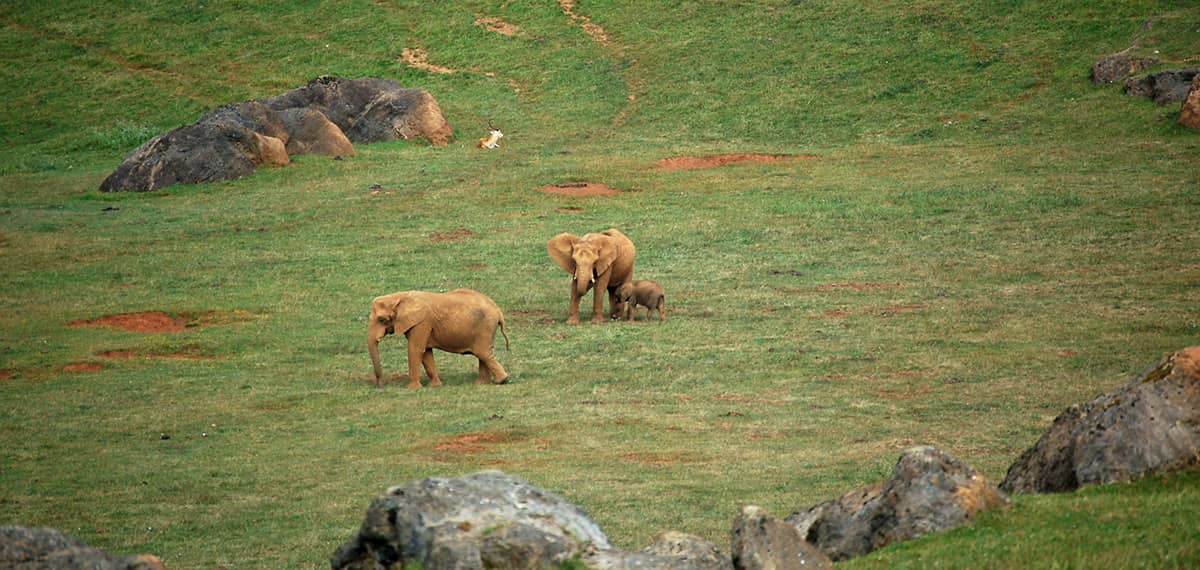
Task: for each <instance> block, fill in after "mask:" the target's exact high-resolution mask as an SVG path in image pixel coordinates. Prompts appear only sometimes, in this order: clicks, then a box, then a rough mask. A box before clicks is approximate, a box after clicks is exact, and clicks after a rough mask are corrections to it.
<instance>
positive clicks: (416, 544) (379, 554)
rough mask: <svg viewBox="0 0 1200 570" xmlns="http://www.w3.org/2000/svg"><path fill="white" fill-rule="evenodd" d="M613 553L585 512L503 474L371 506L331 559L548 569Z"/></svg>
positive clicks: (391, 492) (419, 488) (398, 492)
mask: <svg viewBox="0 0 1200 570" xmlns="http://www.w3.org/2000/svg"><path fill="white" fill-rule="evenodd" d="M588 547H591V548H595V549H598V550H606V549H609V547H610V546H609V543H608V537H606V536H605V535H604V532H603V531H602V530H600V527H599V526H598V525H597V524H596V522H595V521H593V520H592V519H591V517H589V516H588V515H587V513H585V512H584V511H583V510H582V509H580V508H579V507H577V506H575V505H572V504H571V503H568V502H567V501H565V500H563V499H562V498H561V497H558V496H557V495H555V494H553V493H550V492H548V491H545V490H542V489H540V488H538V487H536V486H534V485H531V484H530V483H528V482H526V481H524V480H522V479H520V478H518V477H514V476H512V475H509V474H506V473H503V472H500V471H483V472H480V473H475V474H472V475H466V476H463V477H455V478H445V477H430V478H427V479H420V480H417V481H411V482H408V483H405V484H402V485H397V486H395V487H392V488H390V489H388V490H387V492H386V493H385V494H383V495H379V496H376V497H375V498H374V499H372V500H371V505H370V507H369V508H368V509H367V514H366V517H365V519H364V520H363V523H362V526H361V527H360V528H359V529H358V531H357V532H355V533H354V535H353V536H352V537H351V538H350V540H349V541H348V542H347V543H346V544H344V545H343V546H342V547H340V548H338V549H337V551H336V552H335V553H334V555H333V558H332V560H331V562H332V567H333V568H334V570H339V569H347V570H374V569H376V568H391V567H392V566H391V565H392V564H396V563H400V564H407V563H411V562H419V563H420V564H421V565H422V567H423V568H425V569H426V570H439V569H448V568H453V569H464V570H465V569H483V568H505V569H508V568H531V569H532V568H544V567H547V566H553V565H557V564H559V563H561V562H563V561H566V560H569V559H571V558H574V557H576V556H579V555H581V554H582V553H583V552H584V550H585V548H588Z"/></svg>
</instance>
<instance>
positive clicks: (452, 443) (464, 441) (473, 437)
mask: <svg viewBox="0 0 1200 570" xmlns="http://www.w3.org/2000/svg"><path fill="white" fill-rule="evenodd" d="M512 441H514V438H513V437H512V436H508V435H504V434H499V433H495V432H487V431H481V432H475V433H460V434H458V435H454V436H451V437H449V438H446V440H445V441H443V442H441V443H439V444H437V445H435V446H433V448H434V449H436V450H438V451H453V452H455V453H483V452H485V451H487V450H488V449H489V448H488V444H497V443H509V442H512Z"/></svg>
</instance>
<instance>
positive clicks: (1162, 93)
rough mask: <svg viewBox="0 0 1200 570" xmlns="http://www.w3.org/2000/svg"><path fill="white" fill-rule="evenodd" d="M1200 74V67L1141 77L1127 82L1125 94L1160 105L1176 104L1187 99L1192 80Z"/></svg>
mask: <svg viewBox="0 0 1200 570" xmlns="http://www.w3.org/2000/svg"><path fill="white" fill-rule="evenodd" d="M1197 73H1200V67H1192V68H1188V69H1168V70H1166V71H1159V72H1157V73H1150V74H1147V75H1143V76H1141V77H1131V78H1129V79H1126V80H1125V94H1126V95H1129V96H1131V97H1148V98H1150V99H1153V100H1154V102H1155V103H1158V104H1159V105H1166V104H1167V103H1176V102H1179V101H1183V100H1184V99H1186V98H1187V94H1188V90H1189V89H1191V85H1192V79H1193V78H1194V77H1196V74H1197Z"/></svg>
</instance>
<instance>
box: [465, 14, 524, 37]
mask: <svg viewBox="0 0 1200 570" xmlns="http://www.w3.org/2000/svg"><path fill="white" fill-rule="evenodd" d="M475 25H476V26H483V28H484V29H485V30H487V31H489V32H495V33H497V34H500V35H502V36H509V37H512V36H519V35H522V34H523V33H524V32H522V31H521V28H520V27H519V26H517V25H515V24H510V23H508V22H505V21H504V20H501V19H500V18H496V17H494V16H485V15H483V14H476V15H475Z"/></svg>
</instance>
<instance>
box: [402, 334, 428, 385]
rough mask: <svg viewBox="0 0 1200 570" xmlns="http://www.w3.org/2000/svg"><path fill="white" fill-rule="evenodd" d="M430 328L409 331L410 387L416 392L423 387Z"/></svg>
mask: <svg viewBox="0 0 1200 570" xmlns="http://www.w3.org/2000/svg"><path fill="white" fill-rule="evenodd" d="M429 332H430V329H429V327H428V326H417V327H413V328H412V329H410V330H409V331H408V334H407V335H406V336H408V387H409V389H412V390H416V389H418V388H420V387H421V362H422V361H423V360H424V359H425V350H426V348H425V347H427V346H429Z"/></svg>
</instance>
